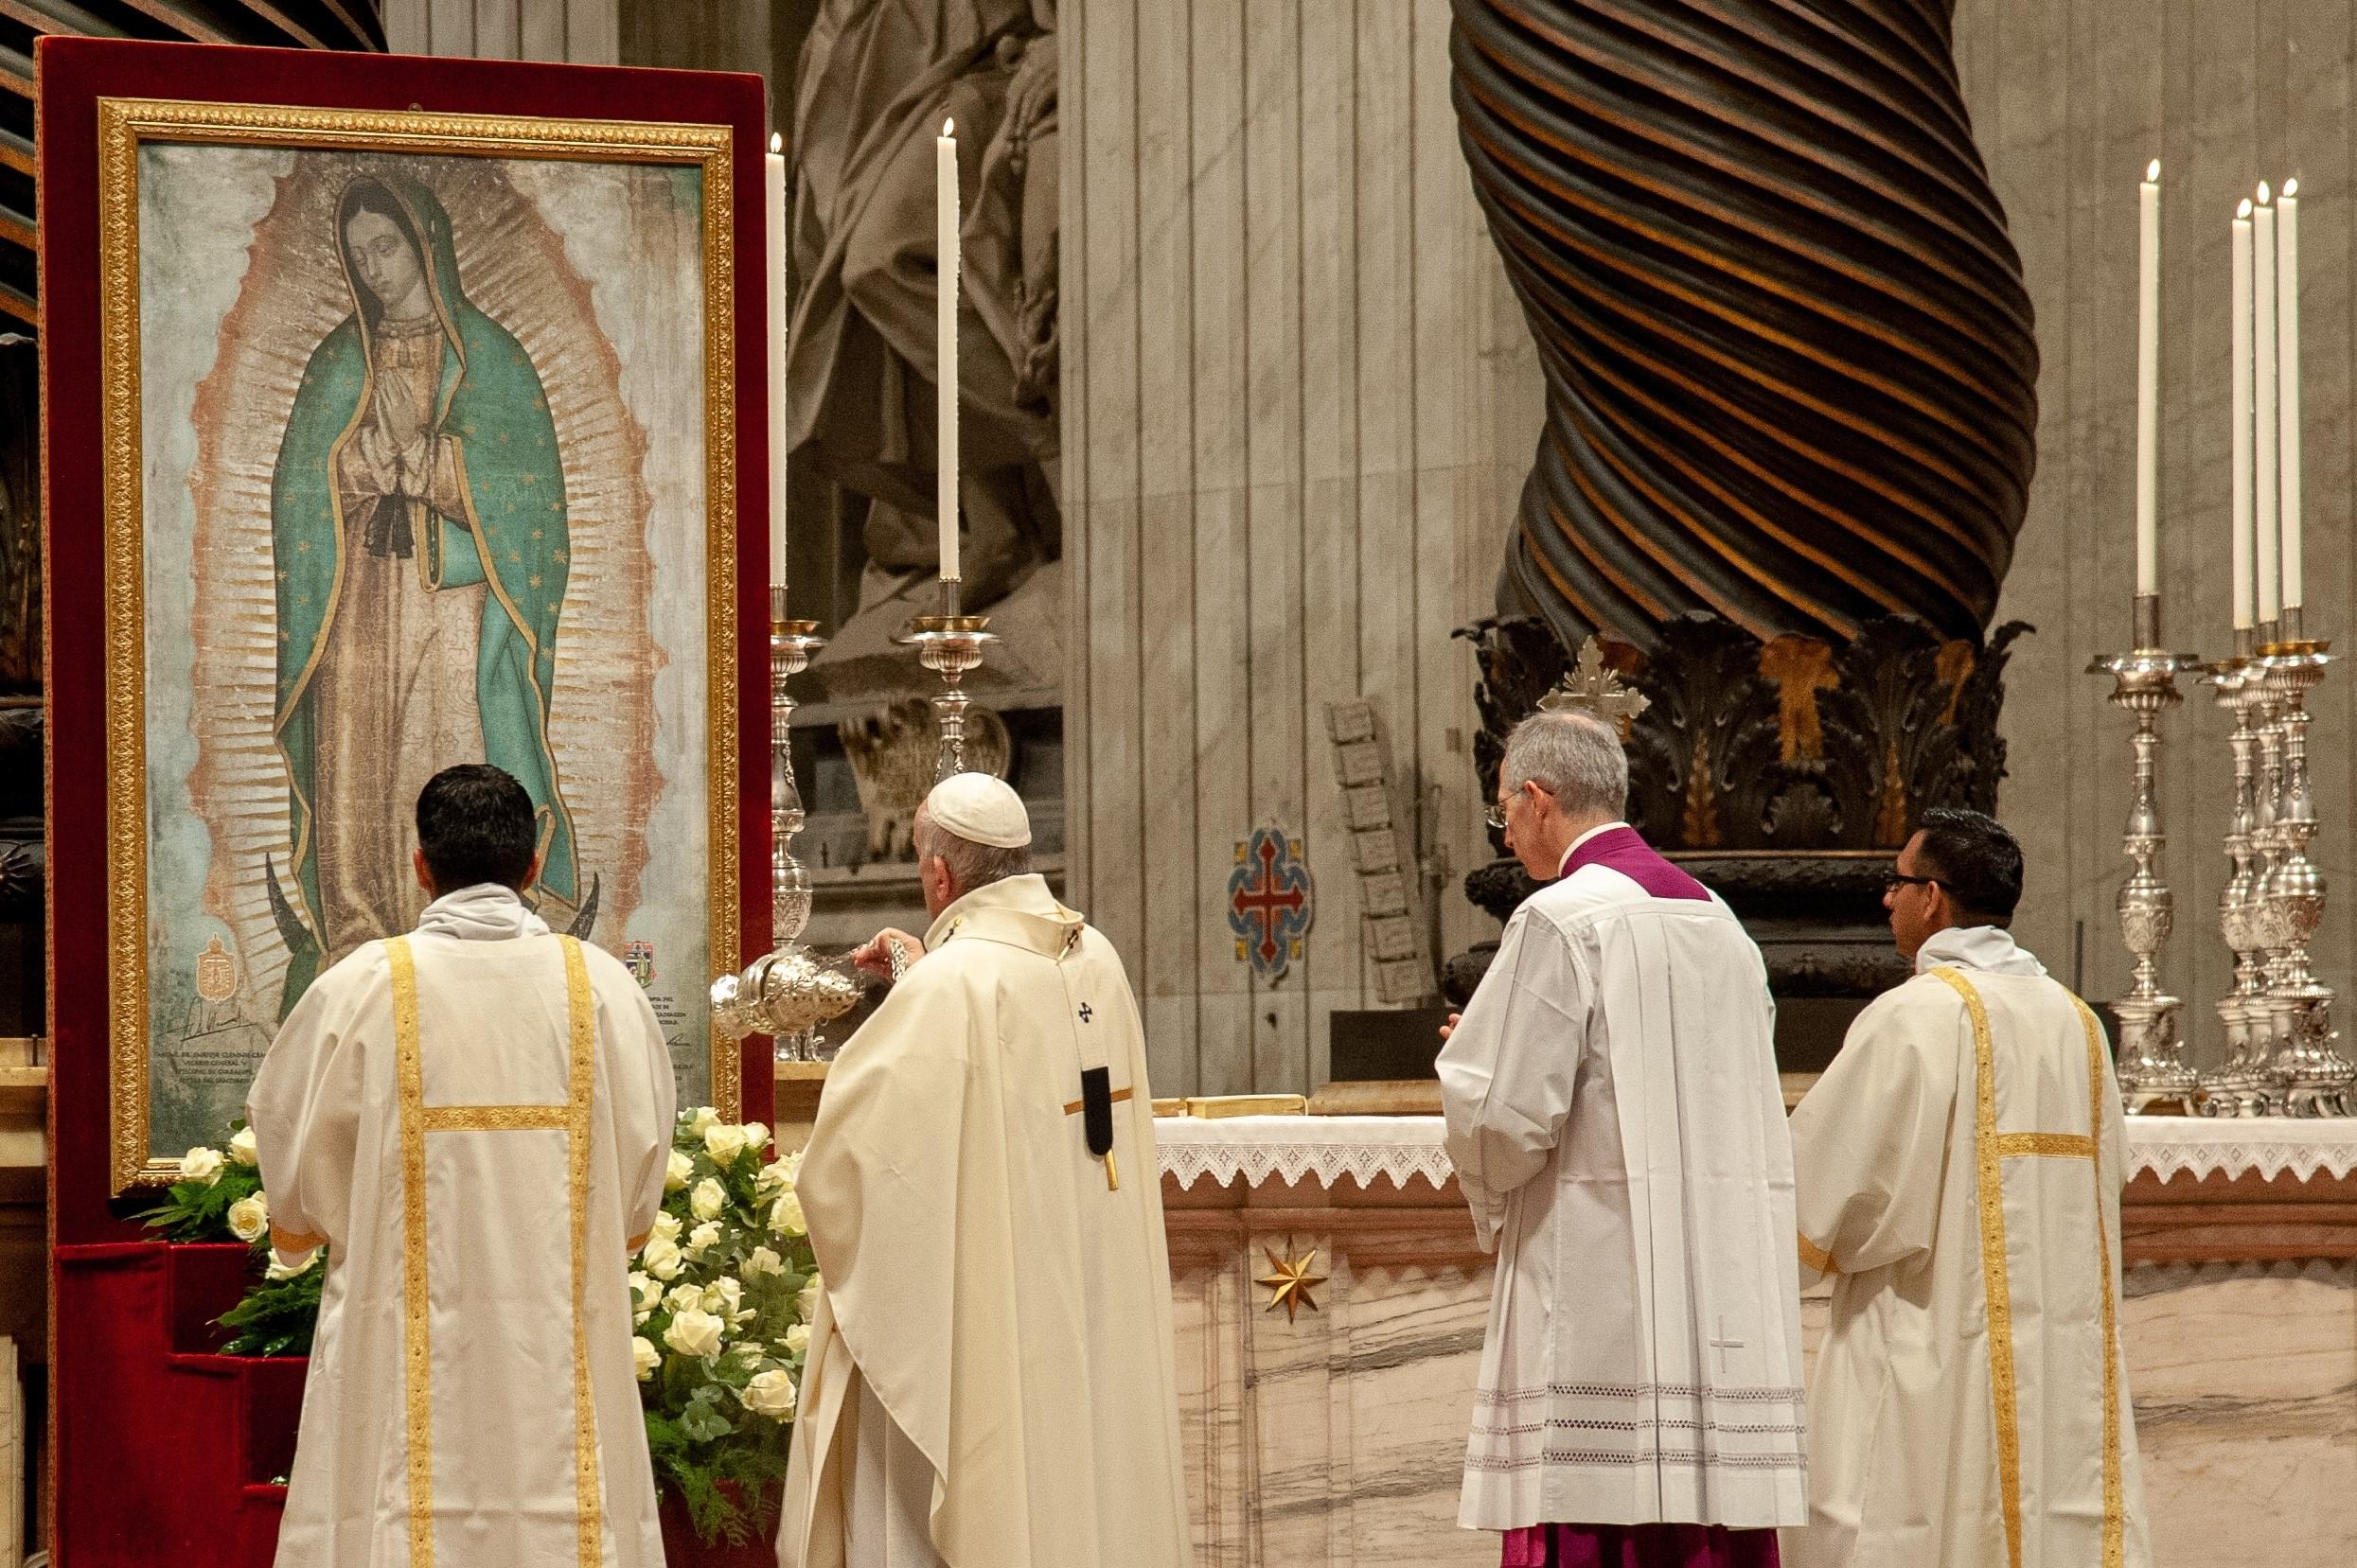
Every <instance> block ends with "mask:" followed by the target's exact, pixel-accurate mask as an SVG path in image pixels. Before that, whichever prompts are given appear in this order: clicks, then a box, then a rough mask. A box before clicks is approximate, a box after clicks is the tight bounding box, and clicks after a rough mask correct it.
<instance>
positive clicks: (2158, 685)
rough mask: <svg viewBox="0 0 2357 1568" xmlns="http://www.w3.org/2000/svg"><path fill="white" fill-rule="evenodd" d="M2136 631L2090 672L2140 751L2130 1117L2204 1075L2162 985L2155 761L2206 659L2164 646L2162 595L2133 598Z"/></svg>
mask: <svg viewBox="0 0 2357 1568" xmlns="http://www.w3.org/2000/svg"><path fill="white" fill-rule="evenodd" d="M2135 634H2136V636H2135V643H2136V646H2135V652H2134V653H2125V654H2118V655H2114V656H2112V657H2110V658H2104V659H2098V660H2096V661H2094V662H2093V663H2092V664H2090V665H2088V669H2089V671H2090V672H2091V673H2096V674H2102V675H2108V676H2110V677H2111V678H2112V696H2111V700H2112V701H2113V702H2114V703H2115V704H2116V705H2118V707H2120V708H2122V709H2124V710H2126V711H2127V713H2128V714H2130V716H2132V717H2133V718H2134V719H2135V726H2136V727H2135V732H2134V733H2133V734H2131V735H2130V736H2129V737H2128V743H2129V745H2130V746H2131V747H2132V748H2133V749H2135V786H2134V792H2133V795H2132V797H2131V799H2130V802H2129V805H2128V826H2127V830H2126V831H2125V832H2124V833H2123V834H2122V835H2121V836H2120V846H2121V848H2122V849H2123V850H2125V851H2126V853H2127V855H2128V858H2129V860H2130V861H2131V862H2133V863H2134V865H2135V871H2134V872H2132V873H2131V874H2130V875H2129V878H2128V881H2127V884H2126V885H2125V886H2124V887H2122V888H2121V889H2120V890H2119V899H2118V906H2117V907H2118V911H2119V934H2120V937H2121V939H2122V940H2123V941H2125V942H2126V943H2127V944H2128V951H2129V952H2130V953H2132V954H2134V955H2135V960H2136V962H2135V976H2134V978H2133V979H2132V980H2131V982H2130V984H2129V987H2128V994H2127V995H2125V996H2122V997H2120V998H2119V999H2118V1001H2116V1002H2114V1003H2113V1004H2112V1011H2113V1012H2114V1013H2117V1014H2118V1017H2119V1034H2120V1039H2119V1053H2118V1072H2119V1097H2120V1100H2121V1101H2122V1103H2123V1104H2124V1105H2125V1106H2126V1107H2127V1109H2128V1111H2129V1113H2130V1114H2132V1115H2133V1114H2135V1112H2138V1111H2141V1110H2144V1109H2145V1108H2146V1107H2147V1106H2150V1105H2154V1104H2159V1103H2165V1102H2175V1103H2178V1104H2180V1105H2182V1106H2184V1107H2185V1108H2187V1109H2190V1108H2191V1106H2192V1100H2193V1092H2194V1089H2195V1087H2196V1086H2197V1084H2198V1082H2199V1075H2198V1074H2196V1073H2195V1072H2194V1070H2193V1069H2192V1068H2191V1067H2190V1066H2187V1065H2186V1061H2185V1047H2184V1042H2183V1041H2181V1040H2180V1039H2179V1038H2178V1036H2177V1010H2178V1008H2179V1007H2180V1006H2182V1005H2183V1004H2182V1003H2180V1002H2179V1001H2178V999H2177V998H2176V997H2174V996H2171V995H2167V994H2166V993H2164V992H2163V991H2162V990H2161V988H2160V966H2159V957H2160V950H2161V948H2162V947H2163V946H2165V945H2166V944H2167V943H2168V941H2169V932H2170V927H2171V925H2172V924H2173V923H2174V916H2175V904H2174V901H2173V900H2172V898H2171V894H2170V891H2169V884H2168V883H2166V882H2164V881H2162V880H2161V877H2160V873H2159V872H2156V871H2154V870H2153V860H2154V859H2155V858H2156V857H2157V856H2158V855H2159V854H2160V852H2161V847H2162V845H2163V844H2164V843H2166V842H2167V839H2166V837H2165V836H2164V835H2163V834H2162V832H2161V819H2160V798H2159V790H2158V786H2157V784H2156V782H2155V779H2154V767H2153V760H2154V753H2155V752H2156V751H2157V750H2158V749H2159V748H2160V731H2159V730H2158V728H2157V726H2158V722H2159V719H2160V715H2161V714H2163V713H2164V712H2166V711H2167V710H2169V709H2171V708H2173V707H2175V706H2176V705H2177V704H2178V703H2179V702H2181V701H2183V700H2184V697H2183V696H2182V694H2180V693H2179V692H2178V690H2177V675H2178V672H2179V671H2181V670H2189V669H2194V668H2198V667H2199V664H2200V661H2198V660H2196V659H2194V658H2192V657H2191V656H2189V655H2187V654H2178V653H2168V652H2165V651H2163V650H2162V649H2161V646H2160V601H2159V598H2158V596H2156V595H2153V594H2149V593H2144V594H2138V595H2137V596H2136V601H2135Z"/></svg>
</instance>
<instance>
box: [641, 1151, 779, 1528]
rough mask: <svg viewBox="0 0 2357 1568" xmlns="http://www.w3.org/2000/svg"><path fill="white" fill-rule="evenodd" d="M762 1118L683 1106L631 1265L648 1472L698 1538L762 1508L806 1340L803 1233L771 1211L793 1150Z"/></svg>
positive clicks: (745, 1520)
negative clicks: (650, 1227) (777, 1141)
mask: <svg viewBox="0 0 2357 1568" xmlns="http://www.w3.org/2000/svg"><path fill="white" fill-rule="evenodd" d="M769 1143H770V1130H769V1129H768V1128H767V1127H764V1126H763V1125H761V1124H760V1123H759V1122H757V1121H756V1122H749V1123H747V1124H745V1125H744V1126H741V1127H740V1126H737V1125H735V1123H733V1122H724V1121H722V1120H721V1119H719V1115H718V1113H717V1112H715V1111H713V1110H711V1109H710V1108H709V1107H705V1108H699V1109H694V1110H688V1111H684V1112H682V1114H681V1116H680V1122H679V1128H678V1131H677V1134H676V1136H675V1137H674V1139H673V1146H672V1154H671V1160H670V1169H669V1171H668V1172H667V1173H666V1179H665V1183H664V1187H665V1195H664V1201H663V1208H664V1211H663V1215H662V1217H661V1218H660V1219H659V1220H658V1221H657V1222H656V1224H655V1228H654V1231H653V1233H652V1234H651V1235H649V1236H648V1237H647V1243H646V1245H645V1246H644V1247H642V1248H641V1249H640V1251H639V1255H638V1259H637V1261H636V1266H635V1269H634V1271H633V1273H632V1274H631V1276H630V1311H631V1315H632V1316H633V1317H634V1318H635V1319H636V1320H637V1322H636V1329H635V1330H634V1331H635V1334H636V1338H635V1339H634V1340H633V1342H632V1344H631V1347H630V1349H631V1354H632V1356H633V1357H634V1358H635V1360H636V1363H637V1367H638V1376H639V1394H640V1396H641V1398H642V1400H643V1401H644V1402H645V1405H646V1411H647V1449H648V1451H649V1452H650V1453H652V1455H653V1457H654V1462H655V1474H656V1476H657V1477H658V1478H659V1479H660V1480H661V1481H662V1482H663V1483H665V1485H667V1486H668V1487H670V1488H671V1489H673V1490H675V1491H676V1492H677V1493H678V1494H679V1497H680V1500H681V1502H682V1504H684V1505H685V1506H686V1508H687V1512H688V1518H689V1520H690V1521H691V1522H692V1523H693V1524H694V1525H695V1528H696V1533H697V1535H699V1536H700V1537H701V1538H702V1539H703V1540H705V1541H707V1542H713V1541H718V1540H721V1539H726V1540H728V1541H731V1542H739V1543H741V1542H744V1541H746V1540H748V1539H749V1538H751V1536H752V1535H753V1533H754V1531H756V1530H759V1529H766V1528H767V1527H768V1525H769V1524H770V1522H771V1519H772V1518H773V1517H774V1513H775V1507H776V1493H777V1487H778V1483H779V1482H780V1481H782V1480H783V1479H784V1478H785V1474H786V1449H787V1442H788V1439H789V1437H790V1436H792V1431H793V1417H794V1405H795V1397H796V1393H797V1390H798V1389H799V1386H800V1384H801V1382H802V1362H803V1356H804V1353H805V1351H806V1349H807V1348H808V1345H809V1337H810V1336H809V1330H808V1327H807V1318H808V1314H809V1313H811V1312H812V1311H814V1310H815V1309H816V1304H817V1293H816V1291H815V1290H813V1289H812V1288H811V1287H813V1286H814V1285H815V1283H816V1280H817V1277H818V1267H817V1264H816V1263H815V1262H814V1261H813V1260H812V1258H811V1253H810V1239H809V1237H808V1236H806V1235H804V1234H802V1233H801V1228H800V1225H799V1223H798V1222H799V1220H800V1215H801V1207H800V1204H799V1202H794V1203H792V1204H790V1206H789V1207H791V1210H792V1213H793V1215H794V1217H795V1219H796V1221H797V1224H796V1227H795V1232H794V1234H791V1235H787V1234H784V1233H782V1232H781V1231H780V1230H779V1229H778V1228H777V1227H776V1225H775V1224H773V1223H772V1221H773V1218H774V1216H775V1215H776V1214H777V1211H778V1208H779V1205H780V1203H781V1201H783V1200H790V1199H792V1198H793V1191H794V1174H795V1171H796V1168H797V1167H798V1166H799V1165H800V1163H801V1160H800V1156H798V1155H797V1156H793V1157H790V1158H788V1159H783V1160H777V1161H774V1162H772V1161H771V1160H769V1159H768V1158H767V1154H768V1151H769Z"/></svg>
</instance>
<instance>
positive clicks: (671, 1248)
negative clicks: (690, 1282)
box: [638, 1236, 685, 1279]
mask: <svg viewBox="0 0 2357 1568" xmlns="http://www.w3.org/2000/svg"><path fill="white" fill-rule="evenodd" d="M638 1260H639V1261H640V1262H642V1263H644V1264H646V1265H647V1273H648V1274H651V1275H653V1276H654V1277H656V1278H658V1279H671V1278H676V1277H678V1275H679V1272H680V1265H681V1264H682V1262H684V1261H685V1260H684V1259H682V1257H681V1256H680V1244H679V1243H678V1242H674V1241H673V1240H671V1238H669V1237H668V1236H658V1237H656V1238H655V1239H654V1240H653V1241H651V1242H647V1245H646V1246H645V1248H643V1249H642V1250H641V1251H640V1253H639V1255H638Z"/></svg>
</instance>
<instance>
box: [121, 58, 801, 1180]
mask: <svg viewBox="0 0 2357 1568" xmlns="http://www.w3.org/2000/svg"><path fill="white" fill-rule="evenodd" d="M96 109H97V149H96V150H97V207H98V213H97V220H98V228H99V233H100V235H101V237H102V242H101V245H100V248H99V253H98V257H97V260H98V271H99V277H98V280H97V283H98V316H99V327H100V331H99V342H100V361H101V362H100V364H99V366H98V371H99V377H100V380H101V383H102V387H103V396H102V403H101V407H102V417H103V422H104V428H103V432H102V442H101V448H102V451H103V465H102V466H103V476H102V484H103V489H102V494H103V508H102V525H101V526H102V530H103V535H104V539H105V551H104V565H103V573H102V578H103V581H102V592H101V600H102V602H101V604H100V605H99V606H97V607H94V608H97V609H98V610H99V611H100V617H101V619H102V621H103V625H104V667H105V668H104V714H105V727H106V733H107V748H106V780H105V798H106V847H107V853H106V858H107V867H108V892H107V919H106V928H107V989H106V996H107V1008H108V1025H107V1027H108V1038H109V1043H110V1052H111V1058H112V1075H111V1076H112V1082H111V1085H110V1117H109V1122H110V1140H109V1141H110V1146H111V1159H110V1165H111V1174H112V1178H113V1187H114V1189H115V1190H121V1189H124V1188H126V1187H127V1186H131V1185H135V1184H138V1183H141V1182H143V1181H153V1180H157V1179H160V1178H163V1177H165V1176H167V1175H168V1173H169V1172H171V1170H172V1169H173V1167H174V1165H175V1163H176V1161H177V1158H178V1155H179V1153H180V1152H181V1151H182V1150H184V1149H186V1148H187V1147H189V1146H190V1145H192V1144H194V1143H198V1142H203V1141H206V1140H208V1139H211V1138H214V1137H217V1136H220V1131H221V1129H222V1126H223V1124H224V1123H225V1122H226V1121H227V1120H228V1119H230V1118H232V1117H235V1116H238V1115H240V1114H241V1106H242V1104H243V1100H244V1095H245V1091H246V1088H247V1085H248V1084H250V1083H251V1081H252V1077H253V1073H254V1070H255V1067H256V1066H257V1064H258V1061H259V1059H260V1056H261V1054H262V1052H263V1051H264V1049H266V1048H267V1046H268V1044H269V1041H270V1039H271V1037H272V1035H273V1034H274V1032H275V1029H276V1026H277V1024H278V1022H279V1021H280V1020H281V1019H283V1018H284V1017H285V1016H286V1014H287V1013H288V1012H289V1011H290V1010H291V1009H292V1007H293V1006H294V1004H295V1002H296V1001H297V1000H298V999H299V998H300V997H301V996H302V995H303V993H304V991H305V990H306V989H307V988H308V987H309V986H310V984H311V982H312V981H313V980H314V979H315V978H317V977H318V976H319V975H320V974H321V973H322V972H323V971H324V970H325V969H326V968H327V967H328V966H329V965H332V964H333V963H335V962H337V961H338V960H341V959H343V958H344V957H345V956H346V955H347V954H349V953H351V952H352V951H353V950H355V949H356V948H358V947H360V946H362V945H363V944H364V943H369V942H371V941H375V940H378V939H381V938H383V937H388V936H393V935H398V934H399V933H401V932H403V931H406V930H408V929H410V928H411V926H412V925H414V923H415V921H416V917H417V914H418V912H419V910H420V908H421V907H422V906H423V903H424V900H425V898H426V896H427V895H426V894H425V893H424V892H423V891H421V890H420V889H419V887H418V885H417V881H416V877H415V875H414V874H413V872H412V871H411V868H410V864H409V851H410V847H411V846H412V845H413V844H414V842H415V830H414V823H413V813H414V809H415V805H416V799H417V794H418V791H419V789H420V788H421V787H422V785H423V784H424V783H425V781H426V780H427V779H428V778H430V777H431V776H432V775H433V774H434V773H435V772H436V771H438V770H439V769H440V768H442V767H444V766H449V765H451V764H453V763H458V762H473V761H487V762H490V763H492V764H495V765H496V766H500V767H502V768H505V770H506V771H507V772H509V773H511V774H513V775H514V776H515V777H516V778H517V779H518V780H520V781H521V782H522V783H523V786H524V788H525V790H526V792H527V793H528V794H529V795H530V796H531V798H532V802H533V805H534V810H535V815H536V819H537V822H538V828H539V837H540V842H539V848H540V851H541V862H540V870H539V872H538V876H537V880H536V881H535V883H534V884H533V885H532V886H531V887H530V888H528V889H526V890H525V891H524V896H525V899H526V902H527V903H528V904H530V905H532V906H533V907H535V908H536V909H537V911H538V912H539V914H540V915H541V918H542V919H544V920H546V921H547V922H548V924H549V925H551V926H553V927H554V928H556V929H558V930H560V931H570V932H572V933H574V934H576V935H578V936H580V937H582V938H583V939H584V940H587V941H592V942H595V943H600V944H602V945H605V946H607V947H609V948H610V949H611V951H613V952H614V953H615V954H616V956H617V957H621V958H623V959H624V960H625V961H626V962H627V963H628V964H629V966H630V968H631V970H632V972H633V973H634V974H636V975H637V976H638V977H639V978H640V980H641V983H642V984H644V985H645V986H646V987H647V991H648V993H649V996H650V999H651V1000H652V1001H653V1003H654V1005H655V1009H656V1012H657V1014H658V1016H659V1017H661V1018H662V1020H663V1021H664V1024H665V1031H666V1033H667V1034H668V1035H669V1036H670V1038H671V1042H672V1051H673V1065H674V1069H675V1071H676V1072H677V1074H678V1077H679V1084H680V1093H681V1097H682V1103H684V1104H697V1103H717V1104H720V1105H735V1104H736V1103H737V1102H738V1099H739V1091H740V1088H741V1084H740V1083H739V1078H738V1074H739V1062H740V1058H739V1057H738V1055H737V1053H736V1049H735V1048H734V1047H732V1046H730V1045H728V1044H727V1043H725V1042H718V1041H716V1040H715V1038H714V1037H713V1036H712V1034H711V1031H710V1029H709V1023H708V1018H707V1016H706V1011H705V987H706V984H707V982H708V981H709V979H710V978H711V977H712V976H713V975H714V974H715V973H716V972H718V970H721V969H726V968H733V967H734V966H735V964H736V963H737V962H738V961H739V959H740V957H741V947H742V943H743V939H744V938H745V937H746V936H747V935H748V934H749V933H748V932H747V931H746V930H745V929H744V922H743V919H742V916H743V914H744V909H745V905H744V902H743V901H740V899H739V897H738V896H737V893H738V882H739V874H740V868H741V862H742V859H743V852H744V849H745V846H744V844H743V843H742V842H741V834H740V831H739V829H740V820H741V818H742V815H743V813H742V810H741V805H742V802H741V800H740V791H741V784H742V783H743V780H742V776H741V775H742V767H741V763H742V743H743V738H744V737H743V732H742V725H741V722H740V720H741V713H740V708H741V707H742V702H741V698H742V696H743V692H742V684H743V683H742V679H741V677H742V673H743V672H742V671H741V670H740V667H739V666H740V663H741V661H742V654H743V652H744V650H743V649H742V648H741V647H740V643H739V639H738V637H737V633H736V625H737V616H736V610H737V607H738V604H739V600H740V592H739V590H740V565H741V564H742V563H740V562H739V560H738V555H737V551H736V547H735V537H736V526H737V517H738V498H737V496H736V494H735V476H736V470H737V463H736V452H735V439H734V431H735V424H736V412H737V411H736V406H735V404H736V391H737V385H738V381H737V365H736V362H735V361H736V355H737V340H736V330H735V326H736V324H735V311H734V298H733V291H734V287H735V265H734V254H733V236H734V230H735V222H734V207H735V188H736V183H737V182H736V170H735V154H736V152H737V148H736V146H735V142H736V132H735V128H733V127H732V126H730V125H728V124H710V123H706V124H698V123H692V122H689V123H682V122H677V121H634V120H624V119H592V118H564V117H544V116H531V117H524V116H521V115H516V116H510V115H483V114H453V113H448V112H429V111H425V110H419V109H399V110H386V109H368V108H354V109H323V108H319V107H316V106H272V105H268V104H255V103H250V102H247V103H235V102H218V101H204V100H195V99H172V98H163V97H107V96H100V97H98V98H97V103H96ZM754 275H756V276H757V275H758V273H757V272H756V273H754Z"/></svg>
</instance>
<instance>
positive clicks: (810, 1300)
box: [794, 1274, 826, 1323]
mask: <svg viewBox="0 0 2357 1568" xmlns="http://www.w3.org/2000/svg"><path fill="white" fill-rule="evenodd" d="M825 1287H826V1281H825V1280H824V1279H822V1278H820V1277H818V1276H817V1275H815V1274H814V1275H812V1276H811V1277H810V1282H809V1283H808V1284H806V1285H805V1286H803V1287H802V1294H801V1295H798V1296H796V1297H794V1308H795V1310H796V1311H798V1312H800V1313H802V1320H803V1321H804V1322H805V1323H812V1322H816V1321H817V1319H818V1315H819V1295H820V1293H821V1292H822V1291H824V1289H825Z"/></svg>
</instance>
